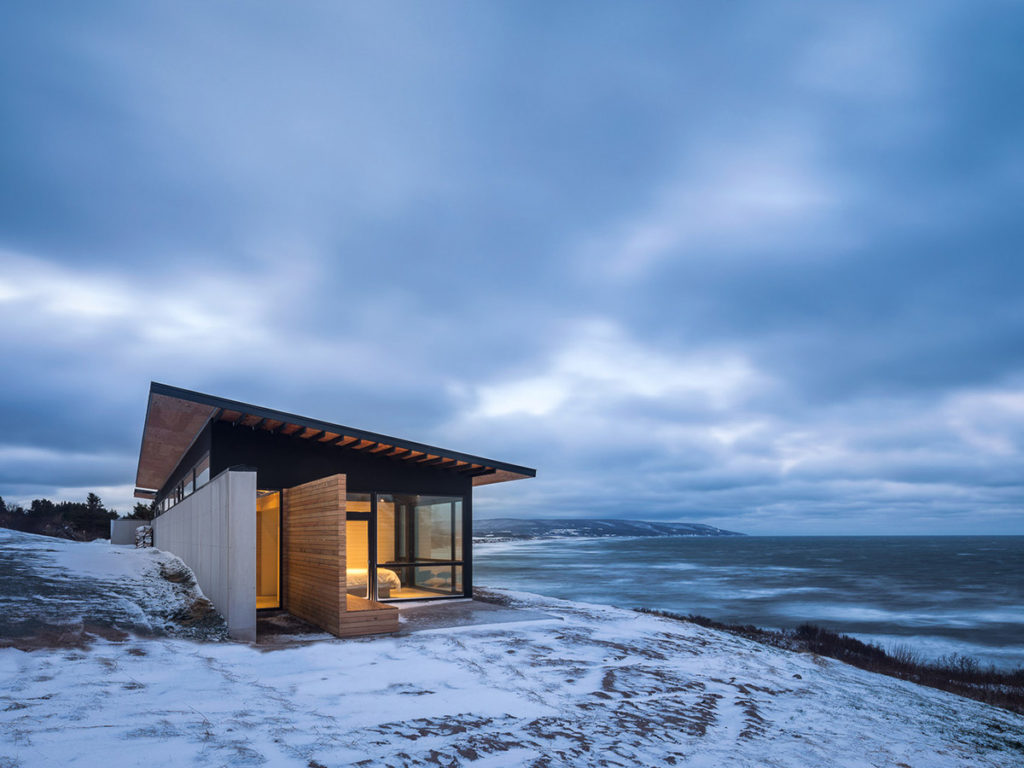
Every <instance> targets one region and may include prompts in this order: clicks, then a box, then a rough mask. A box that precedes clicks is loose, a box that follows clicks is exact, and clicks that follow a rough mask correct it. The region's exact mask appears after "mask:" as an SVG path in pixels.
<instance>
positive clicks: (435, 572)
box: [377, 494, 462, 600]
mask: <svg viewBox="0 0 1024 768" xmlns="http://www.w3.org/2000/svg"><path fill="white" fill-rule="evenodd" d="M461 560H462V499H461V498H460V497H456V496H415V495H407V494H379V495H378V496H377V590H378V592H377V594H378V599H380V600H388V599H416V598H429V597H447V596H452V595H457V594H459V593H461V592H462V564H461Z"/></svg>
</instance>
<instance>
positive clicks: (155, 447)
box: [135, 391, 217, 490]
mask: <svg viewBox="0 0 1024 768" xmlns="http://www.w3.org/2000/svg"><path fill="white" fill-rule="evenodd" d="M216 410H217V409H216V408H214V407H212V406H209V405H204V404H202V403H194V402H190V401H188V400H182V399H180V398H177V397H170V396H168V395H161V394H158V393H155V392H152V391H151V392H150V393H149V406H148V407H147V408H146V425H145V427H143V430H142V449H141V450H140V451H139V469H138V472H137V473H136V475H135V486H136V487H137V488H139V489H141V490H159V489H160V488H161V487H162V486H163V484H164V482H166V480H167V478H168V476H169V475H170V474H171V472H173V471H174V468H175V467H176V466H178V462H179V461H180V460H181V457H182V455H184V453H185V451H187V450H188V448H189V446H190V445H192V441H193V440H195V439H196V435H198V434H199V432H200V430H202V428H203V427H205V426H206V422H208V421H209V420H210V417H211V416H213V414H214V412H215V411H216Z"/></svg>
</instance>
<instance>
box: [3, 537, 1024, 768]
mask: <svg viewBox="0 0 1024 768" xmlns="http://www.w3.org/2000/svg"><path fill="white" fill-rule="evenodd" d="M28 538H31V539H37V538H38V537H23V536H22V535H20V534H15V535H14V536H10V535H4V533H0V553H6V554H14V555H24V556H25V557H26V560H25V562H28V563H30V565H31V567H32V568H36V567H40V568H45V569H50V570H51V571H54V572H57V571H61V570H63V572H64V573H65V574H67V575H69V576H71V575H73V576H75V578H77V579H79V580H81V581H83V582H84V581H88V580H90V579H99V580H101V581H103V582H104V583H109V582H108V581H106V580H108V579H110V578H111V576H112V575H115V574H118V575H119V576H120V578H121V579H122V580H123V581H124V582H139V583H142V582H144V581H146V580H149V581H160V579H159V577H158V576H156V575H154V573H153V571H152V568H151V566H152V564H153V562H154V561H158V560H162V559H163V558H167V557H169V556H167V555H163V554H161V553H145V552H136V551H135V550H130V549H119V548H111V547H109V545H106V546H107V547H108V550H107V551H105V550H103V549H101V547H103V546H104V545H92V544H73V543H70V542H54V541H53V540H46V545H47V547H50V546H51V545H52V549H53V550H54V551H52V552H46V553H39V552H38V551H37V549H38V548H39V547H40V545H39V544H38V542H35V541H29V542H28V543H26V542H25V539H28ZM44 548H45V547H44ZM111 550H112V551H111ZM115 553H117V554H115ZM43 555H45V556H46V558H47V560H46V562H45V563H42V564H41V565H40V564H38V563H36V562H35V561H34V560H33V558H37V557H38V558H39V562H42V558H43ZM135 567H137V568H139V569H140V570H139V571H136V572H134V573H133V572H132V568H135ZM147 568H148V569H149V570H146V569H147ZM146 574H148V575H146ZM5 584H6V582H5ZM151 587H152V588H153V589H163V587H162V586H161V585H159V584H157V585H151ZM4 591H5V592H6V590H4ZM137 594H138V593H137V592H136V591H135V588H134V587H131V588H128V589H126V590H125V591H124V592H123V593H122V599H124V600H125V601H128V602H131V601H132V600H135V599H137ZM501 594H502V595H503V596H504V598H505V599H506V600H507V601H508V602H509V603H510V605H512V606H517V607H522V608H525V609H529V610H530V611H531V612H532V613H531V614H529V615H531V616H532V615H536V612H537V611H542V612H544V613H546V614H549V615H553V616H555V617H556V619H554V620H546V621H542V620H534V621H529V622H522V623H503V624H496V625H476V626H469V627H464V628H460V629H449V630H445V631H442V630H436V629H435V630H431V631H424V632H414V633H408V634H399V635H394V636H384V637H375V638H361V639H355V640H337V639H329V640H327V639H324V640H321V641H318V642H314V643H310V644H306V645H302V646H292V647H284V648H275V649H274V650H267V649H266V648H262V647H260V646H258V645H241V644H233V643H213V642H198V641H195V640H188V639H183V638H180V637H168V636H163V637H140V636H138V635H135V634H132V635H128V636H127V637H125V639H123V640H122V641H115V640H111V639H103V638H102V637H97V638H95V639H93V640H92V641H91V642H90V643H89V644H88V645H87V646H86V647H70V648H67V647H51V648H40V649H37V650H32V651H22V650H17V649H15V648H3V649H0V766H5V767H6V766H12V767H13V766H22V767H25V768H27V767H28V766H52V765H60V766H69V767H70V766H103V767H104V768H114V767H116V766H132V765H146V766H152V767H154V768H155V767H156V766H181V765H198V766H224V765H230V766H301V767H302V768H310V766H314V767H315V766H316V765H322V766H349V765H365V766H378V765H411V766H420V765H432V766H436V765H442V766H448V765H472V766H548V765H550V766H562V765H566V766H590V765H612V766H614V765H622V766H638V765H686V766H709V767H711V766H716V767H717V766H726V765H728V766H764V765H768V766H841V767H842V768H862V767H863V766H899V765H906V766H929V767H930V768H944V767H945V766H964V767H965V768H966V767H967V766H971V767H972V768H984V767H986V766H1019V765H1021V764H1022V760H1024V753H1022V751H1021V749H1022V748H1021V746H1020V744H1021V742H1024V718H1022V717H1020V716H1017V715H1013V714H1012V713H1009V712H1005V711H1002V710H998V709H994V708H992V707H988V706H986V705H984V704H981V703H979V702H974V701H969V700H965V699H960V698H958V697H956V696H952V695H950V694H946V693H943V692H941V691H935V690H932V689H928V688H921V687H918V686H915V685H913V684H910V683H905V682H902V681H898V680H893V679H891V678H887V677H882V676H878V675H874V674H871V673H868V672H864V671H862V670H858V669H855V668H853V667H848V666H845V665H843V664H841V663H839V662H836V661H833V660H829V659H822V658H819V657H815V656H812V655H809V654H796V653H792V652H787V651H782V650H779V649H774V648H768V647H764V646H760V645H757V644H755V643H753V642H750V641H746V640H743V639H742V638H736V637H733V636H731V635H727V634H722V633H718V632H715V631H713V630H708V629H704V628H701V627H696V626H693V625H690V624H685V623H679V622H673V621H670V620H666V619H660V618H657V617H654V616H648V615H642V614H637V613H634V612H632V611H626V610H619V609H615V608H610V607H607V606H598V605H589V604H582V603H572V602H566V601H560V600H553V599H548V598H541V597H537V596H534V595H528V594H523V593H511V592H503V593H501ZM167 599H168V600H170V599H171V598H170V597H168V598H167ZM136 607H137V610H138V611H140V612H146V611H149V610H151V608H150V607H149V606H148V604H147V605H143V604H142V603H141V602H140V603H138V604H137V606H136ZM40 610H42V609H40ZM158 619H159V617H158V616H154V617H152V618H151V619H150V623H151V624H158V623H159V620H158ZM0 639H2V638H0ZM1015 744H1016V746H1015Z"/></svg>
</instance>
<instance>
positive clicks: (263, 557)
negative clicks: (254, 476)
mask: <svg viewBox="0 0 1024 768" xmlns="http://www.w3.org/2000/svg"><path fill="white" fill-rule="evenodd" d="M280 557H281V494H280V493H276V492H269V491H260V492H259V493H258V494H257V496H256V608H257V609H259V608H279V607H280V606H281V591H280V590H281V568H280Z"/></svg>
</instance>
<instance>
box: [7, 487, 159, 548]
mask: <svg viewBox="0 0 1024 768" xmlns="http://www.w3.org/2000/svg"><path fill="white" fill-rule="evenodd" d="M153 512H154V509H153V505H152V504H142V503H138V504H136V505H135V508H134V509H133V510H132V513H131V514H130V515H128V519H134V520H152V519H153ZM117 518H118V514H117V512H116V511H115V510H113V509H107V508H106V507H105V506H104V504H103V500H102V499H101V498H100V497H99V496H97V495H96V494H95V493H90V494H89V495H88V496H87V497H86V499H85V501H84V502H81V501H50V500H49V499H34V500H33V501H32V503H31V504H30V505H29V507H28V509H26V508H25V507H23V506H21V505H20V504H8V503H7V502H5V501H4V499H3V497H2V496H0V528H10V529H12V530H15V531H23V532H25V533H36V534H41V535H43V536H56V537H57V538H60V539H71V540H73V541H92V540H93V539H106V538H109V537H110V521H111V520H116V519H117Z"/></svg>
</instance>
